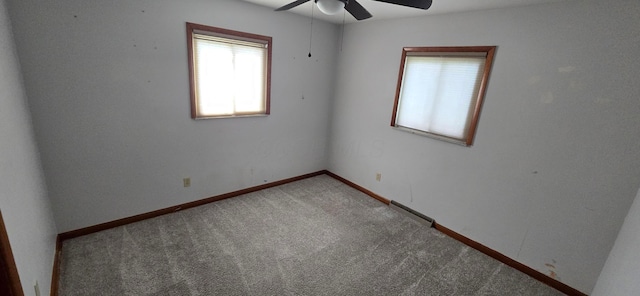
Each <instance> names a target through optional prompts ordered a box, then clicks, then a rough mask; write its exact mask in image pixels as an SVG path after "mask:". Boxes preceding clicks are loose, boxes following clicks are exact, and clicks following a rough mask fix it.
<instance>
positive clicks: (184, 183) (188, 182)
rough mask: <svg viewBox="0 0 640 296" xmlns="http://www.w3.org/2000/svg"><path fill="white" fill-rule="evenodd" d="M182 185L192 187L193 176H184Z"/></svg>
mask: <svg viewBox="0 0 640 296" xmlns="http://www.w3.org/2000/svg"><path fill="white" fill-rule="evenodd" d="M182 185H183V186H184V187H190V186H191V178H184V179H182Z"/></svg>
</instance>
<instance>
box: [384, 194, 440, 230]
mask: <svg viewBox="0 0 640 296" xmlns="http://www.w3.org/2000/svg"><path fill="white" fill-rule="evenodd" d="M389 206H390V207H392V208H394V209H396V210H399V211H400V212H404V213H406V214H407V215H408V216H409V217H411V218H413V219H414V220H417V221H418V222H420V223H423V224H426V225H428V226H429V227H433V223H434V222H435V220H433V218H430V217H427V216H425V215H423V214H421V213H419V212H417V211H416V210H414V209H411V208H409V207H407V206H405V205H403V204H401V203H399V202H397V201H395V200H392V201H391V203H390V204H389Z"/></svg>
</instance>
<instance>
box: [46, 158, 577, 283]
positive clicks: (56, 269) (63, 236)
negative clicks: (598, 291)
mask: <svg viewBox="0 0 640 296" xmlns="http://www.w3.org/2000/svg"><path fill="white" fill-rule="evenodd" d="M325 174H326V175H328V176H330V177H332V178H334V179H336V180H338V181H340V182H342V183H344V184H346V185H348V186H350V187H352V188H354V189H356V190H358V191H360V192H362V193H364V194H366V195H368V196H370V197H372V198H374V199H376V200H378V201H380V202H382V203H384V204H386V205H390V204H391V200H389V199H386V198H384V197H382V196H380V195H378V194H376V193H374V192H372V191H370V190H368V189H366V188H364V187H362V186H360V185H358V184H356V183H353V182H351V181H349V180H347V179H345V178H343V177H340V176H339V175H336V174H334V173H332V172H330V171H328V170H322V171H317V172H314V173H310V174H305V175H301V176H297V177H292V178H288V179H283V180H279V181H275V182H271V183H267V184H262V185H258V186H254V187H250V188H246V189H241V190H237V191H233V192H229V193H225V194H221V195H217V196H213V197H209V198H205V199H201V200H197V201H193V202H189V203H184V204H181V205H177V206H172V207H168V208H164V209H160V210H156V211H152V212H148V213H143V214H139V215H135V216H131V217H127V218H122V219H118V220H115V221H111V222H106V223H101V224H98V225H94V226H89V227H85V228H81V229H77V230H72V231H68V232H64V233H60V234H58V236H57V238H56V251H55V255H54V262H53V272H52V276H51V277H52V279H51V293H50V295H51V296H57V295H58V288H59V280H60V278H59V277H60V260H61V258H60V254H61V252H62V243H63V241H65V240H67V239H72V238H75V237H79V236H83V235H87V234H91V233H95V232H99V231H103V230H107V229H111V228H115V227H119V226H123V225H127V224H130V223H134V222H139V221H143V220H146V219H151V218H155V217H158V216H162V215H166V214H170V213H174V212H178V211H181V210H185V209H189V208H193V207H197V206H201V205H205V204H208V203H212V202H215V201H219V200H223V199H227V198H231V197H236V196H239V195H243V194H247V193H251V192H255V191H260V190H264V189H267V188H271V187H276V186H280V185H283V184H287V183H291V182H295V181H300V180H303V179H307V178H311V177H315V176H319V175H325ZM433 227H434V228H435V229H436V230H438V231H440V232H442V233H443V234H445V235H447V236H449V237H451V238H453V239H455V240H457V241H460V242H461V243H463V244H465V245H467V246H469V247H471V248H474V249H476V250H478V251H480V252H482V253H484V254H486V255H487V256H489V257H492V258H494V259H496V260H498V261H500V262H502V263H504V264H505V265H508V266H511V267H513V268H515V269H516V270H519V271H521V272H523V273H525V274H527V275H529V276H531V277H532V278H534V279H536V280H538V281H540V282H542V283H544V284H547V285H548V286H550V287H552V288H555V289H556V290H558V291H560V292H562V293H565V294H567V295H570V296H587V294H584V293H582V292H580V291H578V290H576V289H574V288H572V287H570V286H568V285H566V284H564V283H561V282H559V281H558V280H556V279H553V278H551V277H549V276H547V275H545V274H543V273H541V272H539V271H537V270H535V269H533V268H531V267H528V266H526V265H524V264H522V263H520V262H518V261H515V260H513V259H511V258H509V257H507V256H505V255H503V254H502V253H499V252H498V251H495V250H493V249H491V248H489V247H487V246H485V245H483V244H480V243H478V242H476V241H474V240H472V239H470V238H468V237H466V236H464V235H462V234H459V233H457V232H455V231H453V230H451V229H449V228H446V227H444V226H442V225H441V224H438V223H437V222H433Z"/></svg>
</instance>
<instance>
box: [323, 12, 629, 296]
mask: <svg viewBox="0 0 640 296" xmlns="http://www.w3.org/2000/svg"><path fill="white" fill-rule="evenodd" d="M638 15H640V2H638V1H631V0H630V1H613V2H612V1H607V2H602V1H567V2H563V3H557V4H545V5H539V6H530V7H523V8H513V9H500V10H487V11H478V12H472V13H464V14H451V15H432V16H428V17H422V18H413V19H404V20H390V21H372V22H363V23H357V24H352V25H348V26H347V28H346V33H345V38H344V40H345V44H344V47H343V51H342V52H341V53H340V55H339V60H338V65H339V66H338V77H337V78H338V82H337V85H336V102H335V104H334V109H333V114H334V115H333V118H332V121H333V127H332V144H331V148H330V158H329V170H331V171H333V172H335V173H336V174H339V175H341V176H343V177H345V178H347V179H349V180H351V181H353V182H355V183H357V184H359V185H362V186H364V187H366V188H367V189H370V190H372V191H373V192H376V193H378V194H380V195H382V196H385V197H387V198H389V199H392V200H396V201H398V202H400V203H403V204H405V205H407V206H409V207H411V208H413V209H415V210H417V211H419V212H421V213H423V214H426V215H428V216H431V217H433V218H435V220H436V221H437V222H439V223H440V224H442V225H444V226H446V227H449V228H451V229H453V230H454V231H456V232H459V233H461V234H463V235H465V236H467V237H469V238H471V239H473V240H476V241H478V242H480V243H482V244H484V245H486V246H488V247H490V248H492V249H495V250H497V251H499V252H501V253H503V254H505V255H507V256H509V257H510V258H513V259H515V260H517V261H519V262H521V263H524V264H526V265H528V266H530V267H532V268H534V269H536V270H538V271H540V272H542V273H544V274H547V275H550V276H552V277H555V278H556V279H558V280H560V281H561V282H564V283H566V284H568V285H570V286H572V287H575V288H577V289H579V290H581V291H583V292H587V293H588V292H590V291H591V290H592V288H593V286H594V284H595V282H596V279H597V278H598V274H599V272H600V270H601V268H602V266H603V264H604V262H605V260H606V258H607V255H608V254H609V251H610V249H611V247H612V246H613V244H614V241H615V238H616V234H617V233H618V230H619V229H620V227H621V225H622V223H623V219H624V217H625V216H626V214H627V211H628V209H629V206H630V205H631V203H632V201H633V198H634V196H635V194H636V191H637V190H638V186H639V185H640V183H639V182H638V180H640V141H638V139H640V116H638V114H640V100H639V99H638V94H640V84H638V83H637V79H638V77H640V67H639V64H638V58H637V54H638V44H640V18H638ZM454 45H460V46H463V45H466V46H470V45H497V46H498V50H497V53H496V60H495V63H494V67H493V72H492V75H491V79H490V82H489V86H488V92H487V96H486V99H485V105H484V108H483V111H482V115H481V118H480V122H479V129H478V133H477V135H476V141H475V145H474V146H473V147H470V148H467V147H462V146H457V145H454V144H449V143H445V142H441V141H437V140H433V139H430V138H426V137H421V136H417V135H413V134H409V133H406V132H402V131H398V130H394V129H393V128H391V127H390V126H389V123H390V120H391V112H392V107H393V100H394V95H395V91H396V81H397V75H398V68H399V64H400V56H401V51H402V47H404V46H454ZM377 172H380V173H381V174H382V180H381V182H376V180H375V176H376V173H377Z"/></svg>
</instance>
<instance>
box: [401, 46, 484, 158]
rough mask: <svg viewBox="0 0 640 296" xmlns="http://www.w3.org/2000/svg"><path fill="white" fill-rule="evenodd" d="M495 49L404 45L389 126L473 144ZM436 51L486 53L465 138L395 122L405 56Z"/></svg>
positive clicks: (459, 53) (441, 138)
mask: <svg viewBox="0 0 640 296" xmlns="http://www.w3.org/2000/svg"><path fill="white" fill-rule="evenodd" d="M496 49H497V46H455V47H404V48H403V49H402V59H401V62H400V71H399V74H398V83H397V88H396V95H395V100H394V103H393V113H392V116H391V126H392V127H395V128H398V129H402V130H406V131H409V132H411V133H414V134H421V135H425V136H427V137H431V138H435V139H439V140H443V141H446V142H451V143H456V144H460V145H463V146H471V145H473V141H474V139H475V134H476V130H477V127H478V120H479V118H480V110H481V109H482V103H483V101H484V97H485V93H486V90H487V85H488V82H489V76H490V74H491V68H492V66H493V60H494V56H495V51H496ZM437 53H443V55H444V56H447V55H449V56H457V55H461V54H462V55H464V53H485V54H486V55H485V57H486V60H485V65H484V69H483V70H482V71H483V73H482V78H481V81H480V85H479V89H478V93H477V97H476V100H475V106H472V108H473V113H472V116H471V119H470V121H471V122H470V125H469V128H468V130H467V133H466V136H465V139H466V140H461V139H456V138H452V137H448V136H446V135H442V134H437V133H432V132H428V131H423V130H417V129H411V128H406V127H401V126H398V125H397V123H396V119H397V116H398V107H399V103H400V95H401V87H402V78H403V76H404V71H405V63H406V61H407V56H410V55H420V54H424V55H425V56H433V55H435V54H437Z"/></svg>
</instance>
